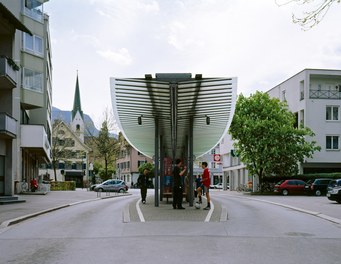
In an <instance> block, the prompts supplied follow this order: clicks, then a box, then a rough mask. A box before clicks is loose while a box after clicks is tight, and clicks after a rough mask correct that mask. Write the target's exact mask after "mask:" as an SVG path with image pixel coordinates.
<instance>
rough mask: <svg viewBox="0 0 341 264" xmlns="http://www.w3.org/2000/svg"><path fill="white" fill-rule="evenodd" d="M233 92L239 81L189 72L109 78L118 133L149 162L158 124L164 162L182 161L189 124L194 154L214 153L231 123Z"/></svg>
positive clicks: (233, 106)
mask: <svg viewBox="0 0 341 264" xmlns="http://www.w3.org/2000/svg"><path fill="white" fill-rule="evenodd" d="M236 92H237V78H228V77H225V78H224V77H223V78H202V76H201V74H197V75H196V76H195V78H192V76H191V74H190V73H181V74H179V73H176V74H172V73H170V74H168V73H162V74H156V76H155V78H153V77H152V76H151V75H146V76H145V78H111V95H112V104H113V110H114V115H115V119H116V121H117V123H118V126H119V128H120V130H121V132H122V133H123V135H124V137H125V138H126V139H127V140H128V142H129V143H130V144H131V145H132V146H133V147H134V148H136V149H137V150H138V151H140V152H142V153H143V154H144V155H146V156H148V157H151V158H153V156H154V154H155V153H154V152H155V149H154V144H155V137H154V135H155V124H156V123H158V125H159V133H160V135H161V138H162V145H161V147H162V150H161V151H163V154H164V156H165V157H179V158H180V157H183V156H184V152H185V149H186V144H187V142H188V140H187V139H188V136H189V132H190V127H191V125H193V155H194V156H195V157H199V156H201V155H203V154H205V153H206V152H208V151H210V150H211V149H212V148H214V147H215V146H216V145H217V144H218V143H219V142H220V140H221V139H222V137H223V136H224V135H225V134H226V133H227V130H228V128H229V126H230V123H231V121H232V117H233V114H234V109H235V101H236ZM156 121H157V122H156ZM139 123H140V124H139Z"/></svg>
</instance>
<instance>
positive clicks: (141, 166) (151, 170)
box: [139, 162, 154, 177]
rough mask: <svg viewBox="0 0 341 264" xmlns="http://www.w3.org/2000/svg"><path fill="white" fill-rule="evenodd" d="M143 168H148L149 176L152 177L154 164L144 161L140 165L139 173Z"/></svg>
mask: <svg viewBox="0 0 341 264" xmlns="http://www.w3.org/2000/svg"><path fill="white" fill-rule="evenodd" d="M144 169H148V170H149V175H148V176H149V177H154V165H153V164H152V163H150V162H146V163H143V164H141V165H140V167H139V173H143V171H144Z"/></svg>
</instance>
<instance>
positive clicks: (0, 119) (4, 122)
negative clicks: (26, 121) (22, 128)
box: [0, 113, 17, 138]
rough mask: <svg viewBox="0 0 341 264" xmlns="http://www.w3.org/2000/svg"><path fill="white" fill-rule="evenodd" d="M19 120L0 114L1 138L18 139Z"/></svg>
mask: <svg viewBox="0 0 341 264" xmlns="http://www.w3.org/2000/svg"><path fill="white" fill-rule="evenodd" d="M16 136H17V120H15V119H14V118H13V117H11V116H10V115H9V114H7V113H0V137H3V138H16Z"/></svg>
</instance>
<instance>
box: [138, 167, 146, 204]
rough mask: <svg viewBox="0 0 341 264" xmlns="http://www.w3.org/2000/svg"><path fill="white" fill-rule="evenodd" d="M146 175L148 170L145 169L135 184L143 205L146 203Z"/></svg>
mask: <svg viewBox="0 0 341 264" xmlns="http://www.w3.org/2000/svg"><path fill="white" fill-rule="evenodd" d="M148 174H149V170H148V169H147V168H146V169H144V170H143V173H141V174H140V176H139V178H138V179H137V183H138V185H139V187H140V192H141V200H142V203H143V204H145V203H146V197H147V182H148Z"/></svg>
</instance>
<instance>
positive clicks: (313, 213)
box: [230, 195, 341, 225]
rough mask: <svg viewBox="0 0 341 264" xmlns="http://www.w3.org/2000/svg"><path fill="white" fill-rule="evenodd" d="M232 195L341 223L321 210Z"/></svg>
mask: <svg viewBox="0 0 341 264" xmlns="http://www.w3.org/2000/svg"><path fill="white" fill-rule="evenodd" d="M230 196H233V197H243V198H244V199H249V200H254V201H259V202H263V203H269V204H273V205H277V206H281V207H285V208H289V209H292V210H295V211H299V212H302V213H305V214H310V215H313V216H316V217H319V218H322V219H324V220H327V221H330V222H332V223H335V224H339V225H340V224H341V219H339V218H335V217H331V216H328V215H324V214H322V213H320V212H315V211H310V210H306V209H303V208H299V207H294V206H291V205H286V204H281V203H276V202H271V201H267V200H262V199H256V198H250V197H245V196H243V195H230Z"/></svg>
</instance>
